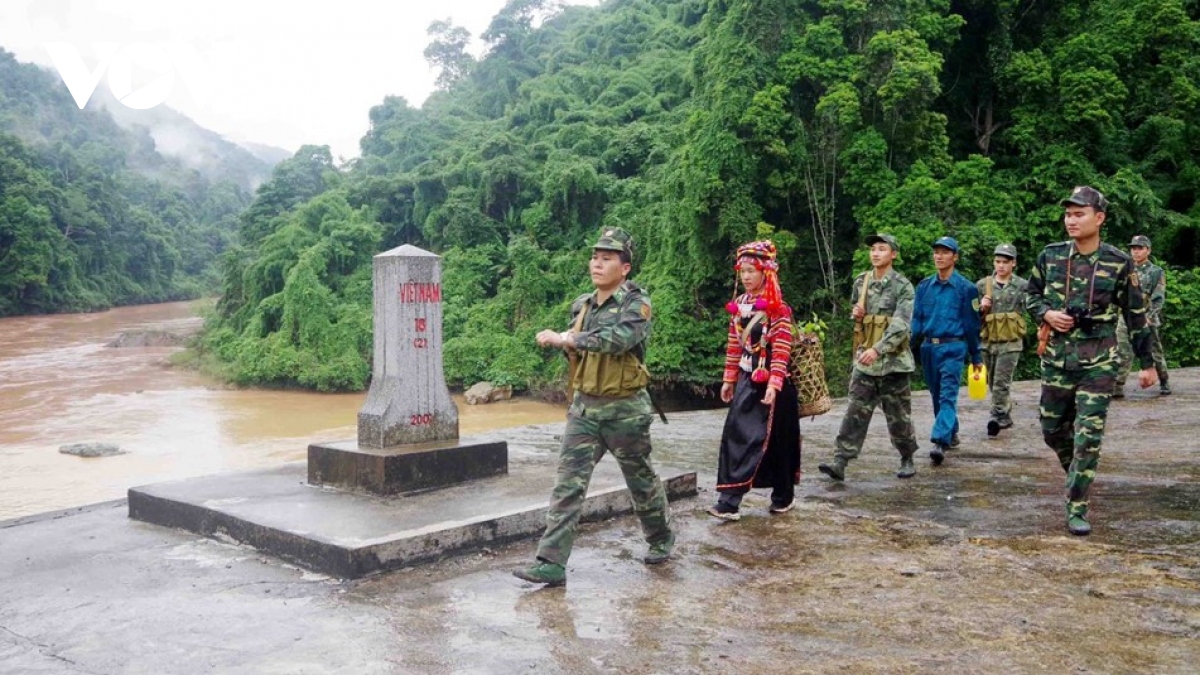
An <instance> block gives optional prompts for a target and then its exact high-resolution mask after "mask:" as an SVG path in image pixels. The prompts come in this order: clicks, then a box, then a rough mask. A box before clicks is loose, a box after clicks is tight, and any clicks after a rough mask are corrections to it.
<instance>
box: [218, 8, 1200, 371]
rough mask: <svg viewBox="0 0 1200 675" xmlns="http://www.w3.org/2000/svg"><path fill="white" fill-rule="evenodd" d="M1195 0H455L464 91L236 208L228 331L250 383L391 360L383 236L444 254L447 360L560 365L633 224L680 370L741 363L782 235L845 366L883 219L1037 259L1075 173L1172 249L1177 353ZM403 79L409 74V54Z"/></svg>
mask: <svg viewBox="0 0 1200 675" xmlns="http://www.w3.org/2000/svg"><path fill="white" fill-rule="evenodd" d="M1198 11H1200V10H1198V9H1197V6H1196V4H1195V3H1189V2H1184V1H1183V0H1097V1H1094V2H1067V1H1062V0H1059V1H1054V2H1048V3H1047V2H1044V1H1042V2H1035V1H1033V0H970V1H962V2H948V1H944V0H907V1H904V2H862V1H860V0H819V1H805V0H707V1H706V0H671V1H668V0H609V1H608V2H606V3H605V4H603V5H602V6H601V7H599V8H594V9H593V8H580V7H569V8H566V9H563V10H561V11H556V10H553V8H552V7H551V3H550V2H543V1H542V0H511V1H510V2H509V3H508V5H507V6H506V7H505V9H504V10H503V11H502V12H501V13H500V14H498V15H497V16H496V17H495V19H494V20H493V21H492V23H491V25H490V26H489V28H488V30H487V31H486V32H485V33H484V34H483V35H482V38H483V39H484V41H485V42H486V43H487V45H488V50H487V54H486V56H485V57H484V58H482V59H479V60H476V59H474V58H472V57H471V56H470V55H469V54H468V53H467V52H466V51H465V47H466V45H467V43H468V38H469V37H470V36H469V35H468V34H467V33H466V32H465V31H464V30H463V29H461V28H457V27H455V26H454V25H453V24H451V23H449V22H439V23H435V24H434V25H433V26H431V28H430V45H429V47H428V48H427V50H426V56H427V57H428V58H429V60H430V62H431V64H433V65H434V66H436V67H437V68H439V72H440V79H439V82H440V83H441V85H442V91H439V92H438V93H436V94H434V95H433V96H431V97H430V99H429V100H428V101H426V103H425V104H424V106H423V107H422V108H420V109H416V108H413V107H412V106H410V105H409V104H408V103H407V102H405V101H404V100H402V99H397V98H389V99H387V100H385V101H384V102H383V103H382V104H381V105H379V106H377V107H375V108H374V109H372V110H371V111H370V121H371V128H370V131H369V132H368V134H367V135H366V136H365V137H364V138H363V139H362V142H361V146H362V152H363V156H362V158H361V159H360V160H358V161H357V162H356V163H355V164H354V166H353V167H351V168H350V169H349V170H348V171H345V172H339V171H335V170H334V168H333V166H332V163H331V161H330V158H329V153H328V151H327V150H326V149H323V148H308V149H306V151H302V152H301V153H299V154H298V155H297V156H296V157H294V158H293V159H292V160H289V161H288V162H285V163H284V164H283V165H281V166H280V167H279V168H278V169H277V173H276V175H275V177H274V178H273V179H272V180H271V181H270V182H269V183H267V184H266V185H265V186H264V187H263V188H262V189H261V190H260V192H259V194H258V196H257V198H256V200H255V202H254V204H253V205H252V206H251V208H250V209H249V210H248V211H247V212H246V213H245V214H243V216H242V217H241V219H240V230H239V246H238V247H237V248H236V249H235V250H234V251H232V252H231V253H230V254H228V255H227V257H226V260H225V262H226V266H225V270H224V271H225V277H224V279H225V281H224V284H225V285H224V298H223V300H222V303H221V305H220V308H219V310H220V311H219V315H218V316H217V317H216V319H215V320H214V321H213V322H212V323H211V324H210V327H209V331H208V335H207V339H206V346H207V348H209V349H210V350H212V352H214V353H215V354H217V355H218V356H219V357H220V358H221V359H222V360H223V361H224V362H225V363H226V364H228V366H229V373H230V375H231V376H232V377H233V378H234V379H236V380H238V381H242V382H256V383H270V384H277V385H289V384H300V385H303V386H310V387H315V388H319V389H359V388H362V387H364V386H365V385H366V383H367V378H368V376H369V372H370V367H369V363H370V356H371V355H370V347H371V340H370V325H371V316H370V312H371V303H370V267H369V266H370V258H371V255H372V254H373V253H375V252H378V251H380V250H384V249H387V248H391V247H394V246H397V245H399V244H403V243H412V244H416V245H418V246H422V247H425V248H428V249H431V250H433V251H435V252H438V253H440V254H441V255H443V256H444V285H445V289H444V296H443V297H444V299H445V303H446V304H445V316H446V326H445V328H446V336H447V338H448V339H447V341H446V345H445V349H446V353H445V363H446V368H447V375H448V377H449V378H450V380H451V381H452V382H453V383H456V384H464V385H469V384H471V383H472V382H474V381H475V380H478V379H483V378H486V379H491V380H493V381H499V382H504V383H513V384H516V385H518V386H534V387H536V386H538V385H539V384H541V383H544V382H547V381H551V380H553V378H555V377H556V376H557V375H558V374H560V373H561V369H562V360H561V359H559V358H557V357H556V356H555V355H552V354H545V353H543V352H542V351H540V350H538V349H537V348H536V347H535V346H534V341H533V335H534V333H535V332H536V331H537V330H538V329H540V328H543V327H546V326H559V327H565V321H566V307H567V303H568V302H569V300H570V298H572V297H574V295H575V294H576V293H578V292H581V291H584V290H586V289H587V288H588V283H587V278H586V275H585V274H584V261H585V260H586V257H587V255H588V251H587V250H586V244H587V243H588V242H589V240H591V239H592V238H593V237H594V236H595V234H596V232H597V230H598V228H600V227H601V226H603V225H621V226H623V227H626V228H628V229H630V230H631V231H633V233H634V234H635V236H636V237H637V240H638V244H639V250H638V255H637V258H638V263H637V264H636V265H635V278H636V279H637V280H639V281H640V282H641V283H643V284H644V285H645V286H647V287H648V288H649V289H650V291H651V293H652V296H653V300H654V307H655V319H656V325H655V336H654V339H653V342H652V344H651V347H650V351H649V356H648V358H649V362H650V365H651V369H652V371H653V372H654V373H655V374H656V376H657V378H658V380H659V382H660V383H663V382H681V383H688V384H696V385H704V384H707V383H710V382H712V381H714V380H716V379H717V378H718V376H719V359H720V351H721V345H722V344H723V341H724V333H723V324H724V321H725V316H724V315H723V309H722V307H723V305H724V303H725V302H726V301H727V300H728V298H729V296H730V293H731V292H732V290H733V282H734V276H733V273H732V270H731V264H732V260H731V252H732V251H733V249H734V247H735V246H736V245H737V244H738V243H740V242H742V241H745V240H748V239H750V238H753V237H756V236H760V235H762V234H764V233H769V234H770V235H771V236H773V237H774V238H775V240H776V241H777V243H778V244H779V246H780V249H781V251H782V252H783V255H782V257H783V272H782V274H783V279H784V290H785V294H786V296H787V298H788V299H789V301H790V302H791V303H792V304H793V305H794V306H795V307H796V309H797V312H798V314H800V315H802V316H805V317H808V316H811V315H812V314H813V313H816V314H817V315H819V316H820V317H821V318H823V319H825V320H826V321H827V322H828V323H829V324H830V327H831V330H832V335H831V338H832V341H833V344H832V345H831V346H830V348H829V350H828V351H829V354H830V359H831V362H830V368H831V370H830V372H831V373H833V376H832V377H831V380H832V381H833V383H834V384H835V388H836V386H840V385H842V383H841V382H838V380H839V379H840V378H838V377H837V376H836V373H838V372H844V368H843V366H844V365H845V359H846V355H845V353H846V352H847V351H848V349H847V348H846V347H845V346H844V345H842V344H840V341H841V340H842V339H843V336H844V334H845V332H846V331H847V330H848V321H846V320H845V319H844V317H845V314H846V308H847V306H848V304H849V303H848V299H847V298H846V297H845V296H846V294H847V288H848V285H849V280H850V278H851V277H852V274H853V273H854V271H856V270H861V269H863V268H864V267H865V264H866V262H865V256H864V254H863V253H862V251H861V247H860V246H859V242H860V241H861V236H862V234H863V233H864V232H872V231H876V230H887V231H890V232H893V233H895V234H896V235H897V237H898V238H899V240H900V242H901V244H902V246H903V249H904V250H903V255H902V260H901V263H900V268H901V270H902V271H903V272H905V273H906V274H908V275H909V276H910V277H911V278H913V279H914V280H916V279H917V278H919V276H921V275H924V274H927V273H929V272H931V270H932V264H931V262H930V259H929V248H928V246H929V242H931V241H932V240H933V239H934V238H936V237H937V236H940V235H942V234H951V235H953V236H955V237H957V238H958V239H959V241H960V242H961V243H962V245H963V256H962V260H961V262H960V269H961V270H962V271H963V272H964V273H965V274H967V275H968V276H970V277H975V276H978V275H982V274H984V273H986V272H989V271H990V268H991V267H990V260H991V251H992V249H993V248H994V246H995V245H996V244H997V243H999V242H1004V241H1011V242H1014V243H1016V245H1017V246H1018V248H1019V250H1020V251H1021V258H1020V260H1019V261H1018V270H1019V271H1020V272H1024V271H1025V270H1027V269H1028V266H1029V265H1030V264H1031V263H1032V261H1033V258H1034V257H1035V255H1036V252H1037V251H1038V250H1040V248H1041V247H1042V246H1043V245H1045V244H1046V243H1049V242H1051V241H1056V240H1061V239H1063V238H1064V235H1063V232H1062V226H1061V222H1060V215H1061V209H1060V208H1059V207H1057V201H1058V200H1059V199H1060V198H1061V197H1062V196H1063V195H1064V194H1065V193H1066V192H1068V191H1069V190H1070V188H1071V187H1072V186H1074V185H1077V184H1083V183H1088V184H1092V185H1095V186H1096V187H1098V188H1100V189H1101V190H1103V191H1104V192H1106V193H1107V194H1108V195H1109V197H1110V199H1111V200H1112V202H1113V204H1114V208H1113V210H1112V212H1111V213H1110V220H1109V223H1108V225H1106V230H1107V232H1106V238H1107V239H1108V240H1109V241H1112V242H1115V243H1118V244H1121V245H1124V244H1125V243H1126V242H1128V240H1129V238H1130V236H1131V235H1133V234H1134V233H1146V234H1149V235H1150V236H1151V237H1152V238H1153V239H1154V242H1155V246H1154V248H1155V254H1156V255H1157V257H1158V258H1159V260H1160V261H1165V262H1166V263H1168V264H1169V265H1170V266H1172V267H1173V269H1172V270H1171V272H1170V275H1171V276H1170V283H1171V284H1172V288H1173V292H1172V301H1171V302H1172V304H1171V305H1170V306H1169V308H1168V313H1167V318H1168V319H1167V320H1168V322H1170V323H1172V325H1173V326H1175V327H1176V328H1175V329H1173V330H1172V331H1171V332H1169V333H1168V336H1167V346H1168V351H1169V352H1170V353H1169V357H1170V358H1171V359H1172V360H1173V361H1174V362H1176V363H1178V362H1180V361H1185V362H1189V363H1194V362H1196V357H1195V356H1194V353H1195V348H1194V347H1195V345H1198V344H1200V326H1198V325H1195V324H1196V322H1195V321H1192V320H1191V319H1190V318H1188V317H1187V316H1186V315H1185V314H1184V311H1183V307H1184V306H1185V305H1184V303H1185V301H1189V300H1188V299H1189V298H1190V299H1196V298H1197V297H1198V296H1200V280H1198V279H1197V276H1196V274H1195V272H1194V270H1193V267H1194V265H1195V262H1196V256H1197V249H1198V245H1200V244H1198V242H1197V237H1196V228H1197V225H1198V224H1200V207H1198V206H1197V203H1196V194H1197V190H1198V189H1200V168H1198V166H1197V162H1196V155H1195V151H1194V148H1196V147H1200V143H1198V141H1200V138H1198V136H1200V135H1198V133H1197V132H1198V129H1200V127H1198V123H1200V56H1198V55H1200V32H1198V23H1197V13H1198ZM397 76H398V75H397Z"/></svg>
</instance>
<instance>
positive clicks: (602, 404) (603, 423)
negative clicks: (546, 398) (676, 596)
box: [513, 227, 675, 586]
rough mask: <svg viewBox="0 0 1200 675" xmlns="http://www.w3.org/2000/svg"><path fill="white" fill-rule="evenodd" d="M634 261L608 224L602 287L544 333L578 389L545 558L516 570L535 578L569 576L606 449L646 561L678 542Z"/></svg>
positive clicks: (597, 262)
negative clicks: (657, 452) (656, 462)
mask: <svg viewBox="0 0 1200 675" xmlns="http://www.w3.org/2000/svg"><path fill="white" fill-rule="evenodd" d="M632 260H633V238H632V237H631V236H630V235H629V233H628V232H626V231H625V230H623V229H621V228H619V227H614V228H608V229H606V230H605V231H604V232H603V234H602V236H601V237H600V239H599V241H597V242H596V245H595V246H594V247H593V248H592V260H591V263H590V264H589V270H590V272H591V277H592V284H593V285H594V286H595V287H596V290H595V291H594V292H592V293H589V294H587V295H584V296H582V297H580V298H578V299H577V300H576V301H575V303H574V305H573V306H572V308H571V311H572V315H573V316H574V318H575V320H574V322H573V324H572V328H571V329H570V330H568V331H566V332H563V333H559V332H557V331H554V330H551V329H546V330H543V331H542V332H540V333H538V335H537V342H538V344H539V345H541V346H542V347H550V348H556V349H565V350H567V351H568V354H569V355H570V356H571V364H572V365H571V372H570V374H569V377H570V378H571V379H570V383H571V386H572V388H573V390H574V395H573V397H572V399H571V407H570V408H569V409H568V411H567V428H566V430H565V432H564V433H563V442H562V449H561V450H560V451H559V460H558V478H557V481H556V483H555V486H554V491H553V492H552V493H551V496H550V507H549V509H548V511H547V513H546V531H545V533H544V534H543V535H542V539H541V541H540V542H539V543H538V549H537V562H536V563H535V564H534V565H533V566H532V567H529V568H525V569H520V570H516V571H514V572H513V574H515V575H516V576H517V577H519V578H521V579H524V580H526V581H532V582H535V583H541V584H546V585H548V586H560V585H562V584H564V583H566V581H567V575H566V567H565V566H566V564H567V559H568V558H569V557H570V555H571V547H572V545H573V544H574V542H575V530H576V528H577V526H578V524H579V517H580V514H581V513H582V511H583V501H584V497H585V495H586V494H587V488H588V483H589V482H590V481H591V477H592V470H593V469H594V468H595V466H596V462H598V461H600V458H601V457H603V456H604V453H605V452H612V454H613V456H614V457H616V460H617V464H618V465H619V466H620V467H621V472H622V473H623V474H624V475H625V484H626V485H627V486H628V487H629V493H630V495H631V496H632V498H633V510H634V512H635V513H636V514H637V516H638V518H639V519H640V520H641V523H642V532H643V533H644V534H645V536H646V541H647V542H649V544H650V550H649V552H648V553H647V554H646V555H645V557H644V558H643V560H644V562H645V563H646V564H649V565H653V564H657V563H663V562H666V561H667V559H668V558H670V555H671V550H672V548H673V547H674V545H675V535H674V533H673V532H672V531H671V524H670V514H669V511H668V509H667V493H666V490H665V489H664V488H663V484H662V481H661V480H660V479H659V477H658V475H657V474H656V473H655V472H654V467H653V466H652V465H651V464H650V421H651V418H652V411H653V406H652V404H651V401H650V395H649V393H648V392H647V391H646V385H647V384H648V383H649V381H650V375H649V373H648V372H647V371H646V367H645V365H644V364H643V358H644V355H645V344H646V340H647V338H648V337H649V335H650V317H651V312H650V298H649V297H648V296H647V295H646V294H645V293H643V292H642V290H641V289H640V288H638V286H637V285H636V284H634V283H633V282H631V281H627V277H628V275H629V271H630V265H631V263H632Z"/></svg>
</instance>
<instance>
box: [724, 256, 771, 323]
mask: <svg viewBox="0 0 1200 675" xmlns="http://www.w3.org/2000/svg"><path fill="white" fill-rule="evenodd" d="M776 255H777V251H776V250H775V243H774V242H772V241H771V240H769V239H767V240H763V241H752V242H750V243H749V244H742V245H741V246H739V247H738V250H737V262H736V263H735V264H734V267H733V269H734V271H735V272H736V271H737V270H739V269H741V267H742V265H743V264H744V263H750V264H752V265H754V268H755V269H758V270H761V271H762V273H763V276H764V279H763V288H762V295H761V296H759V298H758V299H757V300H755V301H754V308H755V309H757V310H760V311H766V313H767V316H768V317H769V318H772V319H774V318H776V317H778V316H779V315H780V314H781V313H782V312H783V309H784V307H785V305H784V304H783V292H782V291H781V290H779V262H778V261H776V260H775V256H776ZM725 308H726V309H727V310H729V313H730V314H736V313H737V311H738V308H737V303H736V302H734V301H732V300H731V301H730V302H729V304H728V305H726V306H725Z"/></svg>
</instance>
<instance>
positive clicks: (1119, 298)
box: [1026, 186, 1158, 535]
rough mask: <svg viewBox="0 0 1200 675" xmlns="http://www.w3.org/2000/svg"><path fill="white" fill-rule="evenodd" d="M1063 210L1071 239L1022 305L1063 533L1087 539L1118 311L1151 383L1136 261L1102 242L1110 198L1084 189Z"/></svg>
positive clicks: (1058, 248) (1142, 379)
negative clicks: (1032, 328)
mask: <svg viewBox="0 0 1200 675" xmlns="http://www.w3.org/2000/svg"><path fill="white" fill-rule="evenodd" d="M1061 204H1062V206H1063V208H1064V215H1063V222H1064V224H1065V226H1066V230H1067V235H1068V236H1069V237H1070V240H1069V241H1064V242H1060V243H1057V244H1051V245H1049V246H1047V247H1046V248H1045V249H1044V250H1043V251H1042V253H1041V255H1039V256H1038V259H1037V264H1036V265H1035V266H1034V268H1033V273H1032V275H1031V276H1030V278H1029V286H1028V299H1027V301H1026V307H1027V308H1028V310H1029V314H1030V315H1031V316H1032V317H1033V320H1034V322H1035V323H1037V324H1038V326H1039V329H1038V354H1039V355H1040V356H1041V357H1042V397H1041V410H1040V415H1041V422H1042V437H1043V438H1044V439H1045V440H1046V445H1048V446H1050V448H1051V449H1052V450H1054V452H1055V454H1057V455H1058V461H1059V464H1061V465H1062V468H1063V471H1065V472H1066V474H1067V529H1068V530H1069V531H1070V533H1071V534H1074V535H1087V534H1090V533H1091V531H1092V526H1091V523H1089V522H1088V518H1087V516H1088V490H1089V488H1091V485H1092V481H1093V480H1094V479H1095V477H1096V468H1097V466H1098V465H1099V463H1100V445H1101V442H1102V441H1103V439H1104V421H1105V418H1106V417H1107V415H1108V403H1109V400H1110V398H1111V397H1112V392H1113V385H1114V383H1115V381H1116V374H1117V315H1118V313H1120V314H1122V315H1123V316H1124V319H1125V323H1126V325H1128V326H1129V328H1130V336H1131V338H1132V342H1133V349H1134V352H1135V353H1136V354H1137V357H1138V359H1139V360H1140V362H1141V364H1142V371H1141V372H1140V373H1139V374H1138V382H1139V384H1140V385H1141V386H1142V387H1143V388H1145V387H1149V386H1151V385H1153V384H1154V383H1155V381H1157V379H1158V376H1157V374H1156V373H1155V372H1154V358H1153V356H1152V355H1151V354H1150V331H1149V329H1148V327H1147V326H1146V310H1145V308H1144V307H1143V306H1142V293H1141V290H1140V289H1139V288H1138V275H1137V274H1136V273H1135V272H1134V269H1133V260H1132V259H1130V257H1129V256H1128V255H1126V254H1125V253H1124V252H1122V251H1121V250H1119V249H1117V248H1116V247H1113V246H1110V245H1108V244H1105V243H1103V242H1102V241H1101V240H1100V227H1101V226H1102V225H1103V224H1104V220H1105V217H1106V213H1107V211H1108V200H1106V199H1105V198H1104V195H1102V194H1100V192H1099V191H1098V190H1096V189H1095V188H1091V187H1086V186H1084V187H1077V188H1075V190H1074V191H1073V192H1072V193H1071V195H1070V196H1069V197H1067V198H1066V199H1064V200H1063V201H1062V202H1061Z"/></svg>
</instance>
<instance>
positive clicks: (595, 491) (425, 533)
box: [129, 461, 696, 579]
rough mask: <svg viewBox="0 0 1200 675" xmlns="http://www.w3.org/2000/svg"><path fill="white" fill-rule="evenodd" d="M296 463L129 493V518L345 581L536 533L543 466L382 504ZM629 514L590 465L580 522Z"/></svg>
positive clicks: (669, 476) (619, 492)
mask: <svg viewBox="0 0 1200 675" xmlns="http://www.w3.org/2000/svg"><path fill="white" fill-rule="evenodd" d="M659 475H660V476H662V478H663V482H664V483H665V485H666V488H667V497H668V499H671V500H675V499H680V498H683V497H691V496H694V495H695V494H696V474H695V473H694V472H683V471H672V470H669V469H666V470H664V469H662V468H660V469H659ZM306 476H307V467H306V465H305V463H303V462H297V463H294V464H287V465H284V466H283V467H280V468H275V469H267V470H260V471H250V472H242V473H233V474H220V475H214V476H205V477H202V478H192V479H186V480H180V481H172V482H165V483H157V484H153V485H146V486H142V487H135V488H131V489H130V490H129V517H130V518H133V519H135V520H141V521H145V522H148V523H154V524H156V525H163V526H167V527H175V528H180V529H183V530H187V531H189V532H194V533H197V534H202V535H205V536H210V537H214V538H217V539H222V540H231V541H235V542H238V543H242V544H248V545H250V546H253V547H255V548H257V549H259V550H261V551H264V552H267V553H270V554H273V555H276V556H279V557H281V558H284V559H286V560H290V561H293V562H296V563H298V564H300V565H302V566H304V567H307V568H309V569H312V570H315V571H318V572H322V573H325V574H329V575H332V576H336V577H341V578H345V579H352V578H358V577H362V576H365V575H368V574H372V573H374V572H381V571H384V570H390V569H396V568H399V567H404V566H406V565H411V564H414V563H420V562H428V561H431V560H435V559H438V558H441V557H443V556H448V555H455V554H460V553H465V552H468V551H472V550H478V549H480V548H483V547H485V546H491V545H497V544H502V543H505V542H509V541H513V540H516V539H520V538H524V537H532V536H534V535H537V534H539V533H540V532H541V531H542V529H543V528H544V527H545V514H546V504H547V500H548V499H549V495H550V490H551V488H552V487H553V485H554V467H553V466H551V465H550V464H548V463H542V462H537V463H532V462H531V463H517V464H513V465H511V466H510V467H509V474H508V475H507V476H500V477H495V478H488V479H483V480H479V481H474V482H471V483H466V484H461V485H457V486H453V487H449V488H445V489H441V490H436V491H428V492H423V493H416V494H406V495H400V496H392V497H383V496H376V495H368V494H362V493H355V492H345V491H341V490H335V489H331V488H322V487H314V486H312V485H309V484H308V483H307V482H306ZM631 510H632V506H631V502H630V499H629V496H628V490H626V488H625V481H624V478H623V477H622V476H621V472H620V469H619V468H618V467H617V466H616V463H615V462H611V461H608V462H601V463H600V464H599V465H597V467H596V471H595V474H594V475H593V478H592V483H591V487H590V489H589V491H588V496H587V502H586V505H585V507H584V514H583V519H584V520H585V521H595V520H603V519H607V518H612V517H614V516H617V515H621V514H625V513H629V512H630V511H631Z"/></svg>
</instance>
